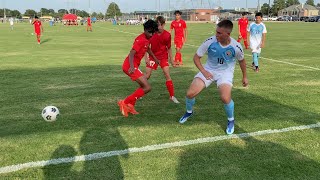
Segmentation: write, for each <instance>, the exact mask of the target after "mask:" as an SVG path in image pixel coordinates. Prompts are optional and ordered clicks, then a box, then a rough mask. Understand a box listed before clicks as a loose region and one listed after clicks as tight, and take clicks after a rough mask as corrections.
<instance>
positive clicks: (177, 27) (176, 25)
mask: <svg viewBox="0 0 320 180" xmlns="http://www.w3.org/2000/svg"><path fill="white" fill-rule="evenodd" d="M174 14H175V15H176V20H174V21H172V23H171V26H170V33H171V31H172V29H174V44H175V46H176V55H175V58H174V61H175V64H176V65H183V63H182V55H181V49H182V46H183V45H184V43H185V42H186V41H187V24H186V22H185V21H184V20H182V19H181V14H182V12H181V11H175V12H174Z"/></svg>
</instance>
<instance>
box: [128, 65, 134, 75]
mask: <svg viewBox="0 0 320 180" xmlns="http://www.w3.org/2000/svg"><path fill="white" fill-rule="evenodd" d="M134 71H135V68H134V67H131V66H130V68H129V69H128V73H129V74H132V73H133V72H134Z"/></svg>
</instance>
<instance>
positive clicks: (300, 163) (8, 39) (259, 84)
mask: <svg viewBox="0 0 320 180" xmlns="http://www.w3.org/2000/svg"><path fill="white" fill-rule="evenodd" d="M266 26H267V29H268V34H267V42H266V48H265V49H263V50H262V54H261V56H262V57H266V58H271V59H275V60H279V61H283V62H290V63H294V64H299V65H304V66H310V67H315V68H320V65H319V63H318V58H319V57H320V52H319V51H318V48H317V47H318V46H319V45H320V41H319V40H320V37H319V36H318V32H319V30H320V23H266ZM168 27H169V25H167V28H168ZM93 28H94V29H93V30H94V31H93V32H86V31H85V27H83V26H80V27H63V26H60V25H57V26H54V27H49V26H48V25H47V24H45V25H44V30H45V32H44V33H43V37H42V44H41V45H38V44H36V39H35V37H34V36H32V35H31V33H32V32H33V27H32V26H31V25H29V24H23V23H21V24H15V29H14V30H13V31H11V30H10V27H9V25H8V24H1V26H0V30H1V36H0V40H1V42H3V46H2V48H1V49H0V62H1V66H0V77H1V81H0V83H1V85H0V104H1V106H0V112H1V116H0V144H1V146H0V152H1V154H0V159H1V161H0V167H3V166H8V165H13V164H19V163H25V162H30V161H40V160H48V159H52V158H60V157H70V156H76V155H82V154H90V153H96V152H106V151H112V150H122V149H127V148H130V147H142V146H147V145H151V144H161V143H167V142H175V141H181V140H192V139H196V138H202V137H209V136H210V137H212V136H219V135H224V134H225V133H224V130H225V126H226V117H225V112H224V109H223V105H222V103H221V102H220V100H219V96H218V92H217V89H216V88H215V85H212V86H211V87H210V88H208V89H206V90H205V91H203V92H202V93H201V94H200V95H199V96H198V97H197V99H196V105H195V115H194V116H193V117H192V118H190V120H189V121H188V122H187V123H186V124H184V125H180V124H179V123H178V119H179V118H180V116H181V115H183V113H184V112H185V105H184V96H185V92H186V90H187V88H188V86H189V84H190V83H191V81H192V79H193V77H194V75H195V74H196V73H197V72H198V70H197V69H196V67H195V66H194V64H193V62H192V57H193V55H194V53H195V51H196V49H197V46H199V45H200V44H201V43H202V42H203V41H204V40H205V39H206V38H208V37H210V36H211V35H213V31H214V26H213V25H212V24H188V32H189V36H188V42H187V44H188V45H185V46H184V49H183V60H184V64H185V65H184V66H183V67H182V68H171V77H172V79H173V82H174V85H175V92H176V97H177V98H178V99H179V100H180V101H181V102H182V103H181V104H174V103H172V102H170V101H169V97H168V92H167V90H166V87H165V79H164V77H163V75H162V72H161V70H158V71H155V72H153V74H152V77H151V79H150V83H151V85H152V87H153V89H152V91H151V93H149V94H148V95H147V96H145V97H144V98H143V99H142V100H139V101H138V102H137V105H136V109H137V110H138V111H139V112H140V114H139V115H136V116H130V117H129V118H124V117H122V116H121V114H120V112H119V108H118V106H117V100H119V99H121V98H124V97H125V96H127V95H129V94H130V93H132V92H133V91H134V90H135V89H136V88H137V85H136V84H135V83H133V82H131V80H130V79H129V78H128V77H127V76H126V75H125V74H124V73H123V72H122V69H121V65H122V62H123V60H124V58H125V57H126V56H127V54H128V52H129V50H130V48H131V45H132V43H133V40H134V38H135V37H136V35H138V34H139V33H140V32H141V31H142V27H141V26H112V25H110V24H104V23H97V24H94V26H93ZM118 30H119V31H125V32H129V33H123V32H118ZM236 32H237V29H236V28H235V29H234V33H233V34H232V36H233V37H235V38H236V37H237V33H236ZM134 34H136V35H134ZM246 54H247V55H250V51H246ZM246 59H247V62H248V64H250V63H251V57H250V56H246ZM203 62H204V61H203ZM141 69H142V70H143V71H144V64H143V63H142V68H141ZM319 75H320V70H312V69H308V68H304V67H299V66H293V65H288V64H283V63H279V62H273V61H270V60H266V59H261V60H260V72H259V73H254V72H253V71H252V70H251V69H249V68H248V78H249V81H250V86H249V88H243V87H241V71H240V68H239V67H238V66H237V68H236V71H235V78H234V89H233V99H234V101H235V118H236V123H237V125H236V129H235V133H244V132H254V131H259V130H265V129H274V128H285V127H290V126H298V125H306V124H313V123H317V122H319V119H320V118H319V117H320V114H319V111H320V103H319V102H320V97H319V93H320V88H319V87H320V80H319ZM46 105H55V106H57V107H58V108H59V110H60V113H61V116H60V117H59V119H58V120H57V121H56V122H54V123H47V122H45V121H44V120H42V118H41V115H40V113H41V110H42V109H43V107H45V106H46ZM319 138H320V132H319V129H313V130H304V131H296V132H288V133H282V134H274V135H266V136H261V137H257V138H256V137H252V138H245V139H237V140H225V141H221V142H215V143H206V144H201V145H190V146H187V147H181V148H172V149H167V150H159V151H151V152H145V153H138V154H128V155H124V156H120V157H110V158H104V159H100V160H95V161H85V162H77V163H69V164H62V165H53V166H47V167H43V168H30V169H24V170H20V171H17V172H12V173H7V174H0V178H12V179H13V178H22V179H30V178H39V179H40V178H48V179H50V178H51V179H59V178H66V177H67V178H72V179H77V178H87V179H92V178H104V179H107V178H108V179H121V178H125V179H207V178H211V177H215V179H221V178H231V179H232V178H238V179H250V178H251V179H257V178H259V179H273V178H277V179H286V178H287V179H292V178H301V179H302V178H308V177H309V178H316V177H319V175H320V173H319V171H318V169H319V167H320V154H319V151H318V150H319V142H318V139H319Z"/></svg>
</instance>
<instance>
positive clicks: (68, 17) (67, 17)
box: [62, 14, 77, 20]
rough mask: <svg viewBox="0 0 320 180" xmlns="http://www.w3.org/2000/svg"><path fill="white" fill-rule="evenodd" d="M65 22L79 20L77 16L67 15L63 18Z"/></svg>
mask: <svg viewBox="0 0 320 180" xmlns="http://www.w3.org/2000/svg"><path fill="white" fill-rule="evenodd" d="M62 19H63V20H77V15H75V14H65V15H63V17H62Z"/></svg>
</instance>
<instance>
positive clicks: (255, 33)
mask: <svg viewBox="0 0 320 180" xmlns="http://www.w3.org/2000/svg"><path fill="white" fill-rule="evenodd" d="M255 18H256V21H255V22H252V23H251V24H250V26H249V27H248V32H249V37H250V40H249V43H250V48H251V50H252V61H253V62H252V67H253V68H254V70H255V71H256V72H259V56H260V53H261V48H264V42H265V40H266V33H267V28H266V26H265V25H264V24H263V23H262V13H261V12H258V13H256V15H255Z"/></svg>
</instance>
